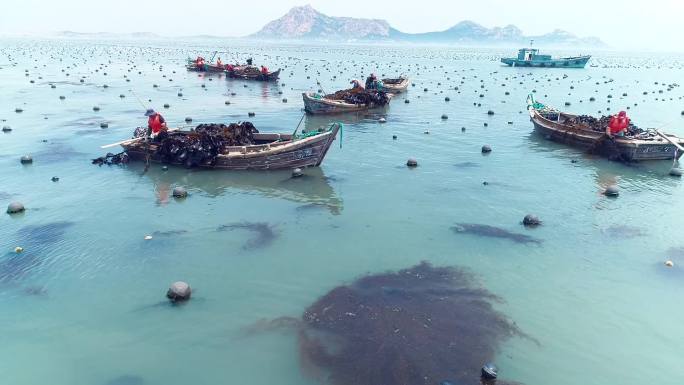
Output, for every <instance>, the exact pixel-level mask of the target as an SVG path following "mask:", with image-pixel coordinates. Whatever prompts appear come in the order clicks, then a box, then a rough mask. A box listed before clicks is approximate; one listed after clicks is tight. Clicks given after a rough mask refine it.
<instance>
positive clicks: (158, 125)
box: [147, 114, 166, 135]
mask: <svg viewBox="0 0 684 385" xmlns="http://www.w3.org/2000/svg"><path fill="white" fill-rule="evenodd" d="M164 123H166V121H164V117H162V116H161V115H159V114H154V115H151V116H150V117H149V119H147V126H148V127H149V128H150V129H151V130H152V133H153V134H155V135H156V134H158V133H159V131H161V129H162V126H163V124H164Z"/></svg>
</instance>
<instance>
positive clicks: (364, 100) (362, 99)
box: [325, 89, 389, 106]
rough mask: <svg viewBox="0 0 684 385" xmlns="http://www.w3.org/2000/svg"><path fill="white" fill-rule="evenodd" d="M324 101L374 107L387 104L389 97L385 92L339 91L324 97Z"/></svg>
mask: <svg viewBox="0 0 684 385" xmlns="http://www.w3.org/2000/svg"><path fill="white" fill-rule="evenodd" d="M325 98H326V99H332V100H343V101H344V102H346V103H350V104H363V105H370V104H374V105H376V106H384V105H386V104H387V103H389V97H388V96H387V93H386V92H382V91H371V90H362V91H361V90H354V89H351V90H341V91H337V92H335V93H334V94H330V95H326V96H325Z"/></svg>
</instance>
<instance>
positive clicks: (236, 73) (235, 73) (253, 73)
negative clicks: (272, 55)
mask: <svg viewBox="0 0 684 385" xmlns="http://www.w3.org/2000/svg"><path fill="white" fill-rule="evenodd" d="M226 74H227V75H228V77H229V78H233V79H243V80H260V81H264V82H268V81H276V80H278V77H280V69H278V70H277V71H272V72H268V73H266V74H264V73H262V72H261V71H260V70H259V69H258V68H257V67H252V66H244V67H243V66H240V67H235V68H234V69H233V70H232V71H228V70H226Z"/></svg>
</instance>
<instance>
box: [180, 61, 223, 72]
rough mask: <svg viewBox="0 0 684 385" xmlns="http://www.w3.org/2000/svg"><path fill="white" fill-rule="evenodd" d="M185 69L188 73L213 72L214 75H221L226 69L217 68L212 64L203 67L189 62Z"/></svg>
mask: <svg viewBox="0 0 684 385" xmlns="http://www.w3.org/2000/svg"><path fill="white" fill-rule="evenodd" d="M185 68H186V69H187V70H188V71H195V72H212V73H221V72H223V71H225V70H226V69H225V68H224V67H223V66H217V65H215V64H211V63H204V64H202V65H197V63H195V62H194V61H191V60H188V64H187V65H186V66H185Z"/></svg>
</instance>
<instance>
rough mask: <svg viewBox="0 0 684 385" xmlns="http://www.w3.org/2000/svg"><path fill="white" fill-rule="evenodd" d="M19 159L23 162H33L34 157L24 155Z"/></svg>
mask: <svg viewBox="0 0 684 385" xmlns="http://www.w3.org/2000/svg"><path fill="white" fill-rule="evenodd" d="M19 161H20V162H21V164H31V163H33V158H32V157H31V155H24V156H22V157H21V158H20V159H19Z"/></svg>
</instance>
